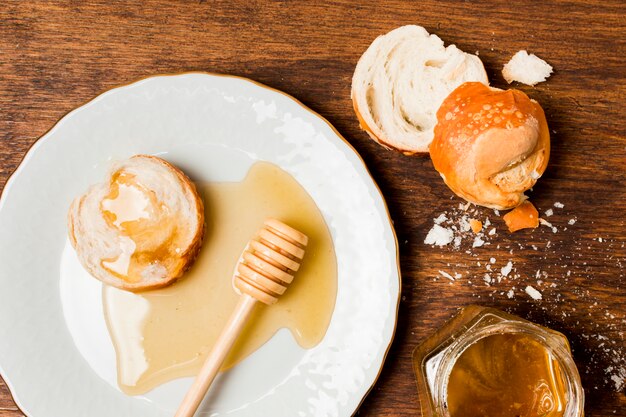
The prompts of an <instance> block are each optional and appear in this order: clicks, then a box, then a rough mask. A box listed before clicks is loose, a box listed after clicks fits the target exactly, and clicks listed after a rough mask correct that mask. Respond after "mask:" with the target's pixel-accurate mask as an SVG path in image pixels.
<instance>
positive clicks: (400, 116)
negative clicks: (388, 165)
mask: <svg viewBox="0 0 626 417" xmlns="http://www.w3.org/2000/svg"><path fill="white" fill-rule="evenodd" d="M466 81H478V82H481V83H483V84H485V85H487V84H489V81H488V79H487V73H486V72H485V68H484V67H483V64H482V62H481V60H480V59H479V58H478V57H477V56H476V55H471V54H468V53H465V52H463V51H461V50H460V49H458V48H457V47H456V46H454V45H449V46H447V47H445V46H444V44H443V41H442V40H441V39H440V38H439V37H438V36H437V35H431V34H429V33H428V32H427V31H426V29H424V28H423V27H421V26H415V25H408V26H402V27H399V28H397V29H394V30H392V31H391V32H389V33H387V34H386V35H382V36H379V37H378V38H376V39H375V40H374V42H372V44H371V45H370V46H369V48H368V49H367V50H366V51H365V53H364V54H363V56H361V58H360V59H359V62H358V64H357V66H356V69H355V71H354V76H353V77H352V103H353V106H354V110H355V112H356V115H357V118H358V119H359V123H360V125H361V128H362V129H364V130H365V131H366V132H367V133H368V134H369V135H370V136H371V137H372V139H374V140H375V141H376V142H378V143H379V144H381V145H383V146H384V147H386V148H392V149H396V150H399V151H401V152H402V153H404V154H408V155H410V154H414V153H417V152H428V145H429V144H430V142H431V141H432V140H433V128H434V127H435V124H437V116H436V114H437V109H438V108H439V106H440V105H441V103H442V102H443V100H444V99H445V98H446V96H447V95H448V94H450V93H451V92H452V90H454V89H455V88H456V87H458V86H459V85H461V84H463V83H464V82H466Z"/></svg>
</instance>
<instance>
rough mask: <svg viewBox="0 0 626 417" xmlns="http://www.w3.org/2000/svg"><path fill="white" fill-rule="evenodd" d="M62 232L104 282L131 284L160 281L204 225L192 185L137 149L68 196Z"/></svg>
mask: <svg viewBox="0 0 626 417" xmlns="http://www.w3.org/2000/svg"><path fill="white" fill-rule="evenodd" d="M68 225H69V237H70V241H71V243H72V246H73V247H74V249H75V250H76V253H77V255H78V258H79V259H80V262H81V263H82V265H83V266H84V267H85V269H87V271H89V273H91V275H93V276H94V277H96V278H97V279H99V280H100V281H102V282H104V283H105V284H108V285H112V286H115V287H118V288H121V289H125V290H130V291H138V290H144V289H149V288H157V287H162V286H164V285H167V284H169V283H171V282H173V281H175V280H176V279H177V278H179V277H180V276H181V275H182V274H183V272H184V271H185V270H186V269H187V268H189V266H190V265H191V264H192V263H193V261H194V259H195V257H196V255H197V254H198V251H199V249H200V246H201V244H202V236H203V232H204V209H203V204H202V200H201V199H200V197H199V196H198V193H197V192H196V188H195V186H194V184H193V183H192V182H191V181H190V180H189V178H187V177H186V176H185V174H183V173H182V172H181V171H180V170H178V169H177V168H176V167H174V166H172V165H171V164H169V163H168V162H166V161H164V160H163V159H161V158H157V157H154V156H147V155H137V156H134V157H132V158H130V159H128V160H126V161H123V162H120V163H118V164H116V165H115V166H113V167H112V169H111V171H110V173H109V175H108V177H107V180H106V182H104V183H102V184H97V185H94V186H92V187H91V188H90V189H89V190H88V191H87V192H86V193H85V194H83V195H81V196H79V197H78V198H76V199H75V200H74V202H73V203H72V205H71V207H70V210H69V214H68Z"/></svg>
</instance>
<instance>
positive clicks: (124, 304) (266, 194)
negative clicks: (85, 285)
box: [103, 162, 337, 395]
mask: <svg viewBox="0 0 626 417" xmlns="http://www.w3.org/2000/svg"><path fill="white" fill-rule="evenodd" d="M196 185H197V187H198V191H199V192H200V194H201V195H202V197H203V199H204V203H205V210H206V221H207V230H206V235H205V242H204V244H203V246H202V249H201V251H200V254H199V256H198V259H197V260H196V262H195V264H194V265H193V267H192V268H191V269H190V270H189V271H188V272H187V273H186V274H185V276H184V277H183V278H181V280H180V281H179V282H177V283H175V284H173V285H171V286H169V287H166V288H162V289H158V290H152V291H146V292H142V293H131V292H127V291H122V290H119V289H116V288H113V287H108V286H105V287H104V289H103V304H104V312H105V318H106V322H107V327H108V329H109V334H110V335H111V339H112V341H113V345H114V347H115V351H116V354H117V375H118V384H119V386H120V388H121V389H122V391H123V392H125V393H127V394H129V395H138V394H143V393H145V392H147V391H149V390H151V389H152V388H154V387H156V386H158V385H160V384H162V383H164V382H167V381H169V380H172V379H175V378H180V377H184V376H193V375H195V374H196V373H197V372H198V370H199V369H200V367H201V366H202V363H203V362H204V359H205V357H206V355H207V354H208V352H209V350H210V348H211V346H212V345H213V343H214V341H215V340H216V339H217V337H218V335H219V333H220V331H221V329H222V326H223V325H224V323H225V322H226V320H227V318H228V316H229V315H230V313H231V312H232V310H233V308H234V307H235V304H236V302H237V299H238V297H239V296H238V295H237V294H236V293H235V291H234V290H233V287H232V275H233V271H234V268H235V265H236V264H237V261H238V259H239V256H240V255H241V252H242V251H243V249H244V247H245V245H246V243H247V242H248V241H249V240H250V239H251V238H252V237H253V236H254V235H255V233H256V232H257V231H258V229H259V228H260V227H261V226H262V225H263V221H264V220H265V219H266V218H267V217H274V218H276V219H279V220H281V221H283V222H285V223H287V224H288V225H290V226H292V227H294V228H296V229H298V230H300V231H302V232H304V233H305V234H307V235H308V236H309V244H308V246H307V250H306V254H305V256H304V259H303V262H302V266H301V268H300V270H299V271H298V272H297V274H296V277H295V279H294V281H293V282H292V283H291V284H290V285H289V287H288V289H287V291H286V292H285V294H283V295H282V296H281V297H280V298H279V300H278V303H276V304H275V305H272V306H265V305H262V304H261V303H257V305H256V307H255V309H254V311H253V313H252V316H251V318H250V321H249V322H248V324H247V325H246V327H245V328H244V331H243V333H242V335H241V336H240V338H239V339H238V340H237V342H236V343H235V346H234V347H233V350H232V351H231V353H230V354H229V356H228V357H227V359H226V362H225V363H224V366H223V368H222V370H225V369H228V368H230V367H232V366H234V365H235V364H237V363H238V362H239V361H241V360H243V359H244V358H246V357H247V356H248V355H250V354H251V353H252V352H254V351H255V350H256V349H258V348H259V347H261V346H262V345H263V344H264V343H265V342H267V341H268V340H269V339H270V338H271V337H272V336H273V335H274V333H276V331H277V330H278V329H280V328H283V327H285V328H288V329H289V330H290V331H291V333H292V335H293V336H294V338H295V340H296V341H297V343H298V344H299V345H300V346H302V347H303V348H305V349H308V348H312V347H313V346H315V345H317V344H318V343H319V342H320V341H321V340H322V338H323V337H324V334H325V333H326V329H327V328H328V324H329V323H330V318H331V316H332V313H333V309H334V307H335V299H336V295H337V260H336V258H335V251H334V248H333V242H332V238H331V235H330V232H329V230H328V227H327V225H326V223H325V222H324V219H323V217H322V213H321V212H320V211H319V209H318V208H317V206H316V205H315V203H314V202H313V199H312V198H311V197H310V196H309V195H308V194H307V192H306V191H305V190H304V189H303V188H302V187H301V186H300V185H299V184H298V183H297V182H296V181H295V180H294V179H293V178H292V177H291V176H290V175H289V174H288V173H286V172H285V171H283V170H281V169H280V168H278V167H277V166H275V165H273V164H270V163H266V162H259V163H256V164H255V165H253V166H252V168H251V169H250V171H249V172H248V175H247V177H246V178H245V179H244V181H242V182H239V183H199V184H196Z"/></svg>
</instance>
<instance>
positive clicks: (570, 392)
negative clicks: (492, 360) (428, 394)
mask: <svg viewBox="0 0 626 417" xmlns="http://www.w3.org/2000/svg"><path fill="white" fill-rule="evenodd" d="M468 330H469V329H468ZM511 333H516V334H525V335H528V336H530V337H532V338H533V339H535V340H536V341H538V342H539V343H541V345H542V346H543V347H544V348H546V350H548V352H550V354H551V355H552V356H553V357H554V359H555V360H556V361H557V363H558V364H559V367H560V369H561V373H562V376H563V380H564V382H565V386H566V406H565V411H564V413H563V416H564V417H579V416H582V415H583V408H584V391H583V389H582V384H581V382H580V375H579V373H578V368H577V367H576V364H575V363H574V359H573V358H572V355H571V353H570V351H569V348H568V347H567V345H566V344H565V343H563V341H562V340H560V338H559V337H558V336H557V335H556V334H553V333H551V331H550V330H548V329H544V328H542V327H541V326H538V325H536V324H534V323H530V322H517V321H504V322H499V323H492V324H487V325H485V326H484V327H481V328H479V329H475V330H474V331H466V332H464V333H463V334H462V335H460V336H459V337H458V338H456V339H455V340H454V341H453V342H452V344H451V345H450V346H449V347H448V349H446V352H445V354H444V355H443V357H442V358H441V362H440V366H439V368H438V369H437V372H436V377H435V380H436V383H435V384H434V387H433V388H434V392H433V395H434V397H435V398H436V399H437V401H436V404H437V409H438V412H439V414H440V415H441V416H442V417H450V413H449V411H448V404H447V388H448V380H449V377H450V374H451V372H452V368H453V367H454V365H455V364H456V361H457V359H458V358H459V357H460V356H461V355H462V354H463V352H465V350H467V349H468V348H469V347H470V346H472V345H473V344H474V343H476V342H478V341H479V340H482V339H484V338H487V337H489V336H494V335H499V334H511ZM563 338H564V339H565V337H563ZM565 340H567V339H565Z"/></svg>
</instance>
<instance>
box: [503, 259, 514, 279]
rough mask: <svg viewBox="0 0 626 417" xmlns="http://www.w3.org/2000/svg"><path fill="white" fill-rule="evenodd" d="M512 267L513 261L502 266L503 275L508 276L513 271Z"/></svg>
mask: <svg viewBox="0 0 626 417" xmlns="http://www.w3.org/2000/svg"><path fill="white" fill-rule="evenodd" d="M512 269H513V262H511V261H509V262H508V263H507V264H506V265H505V266H503V267H502V269H500V273H501V274H502V276H504V277H506V276H508V275H509V274H510V273H511V270H512Z"/></svg>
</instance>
